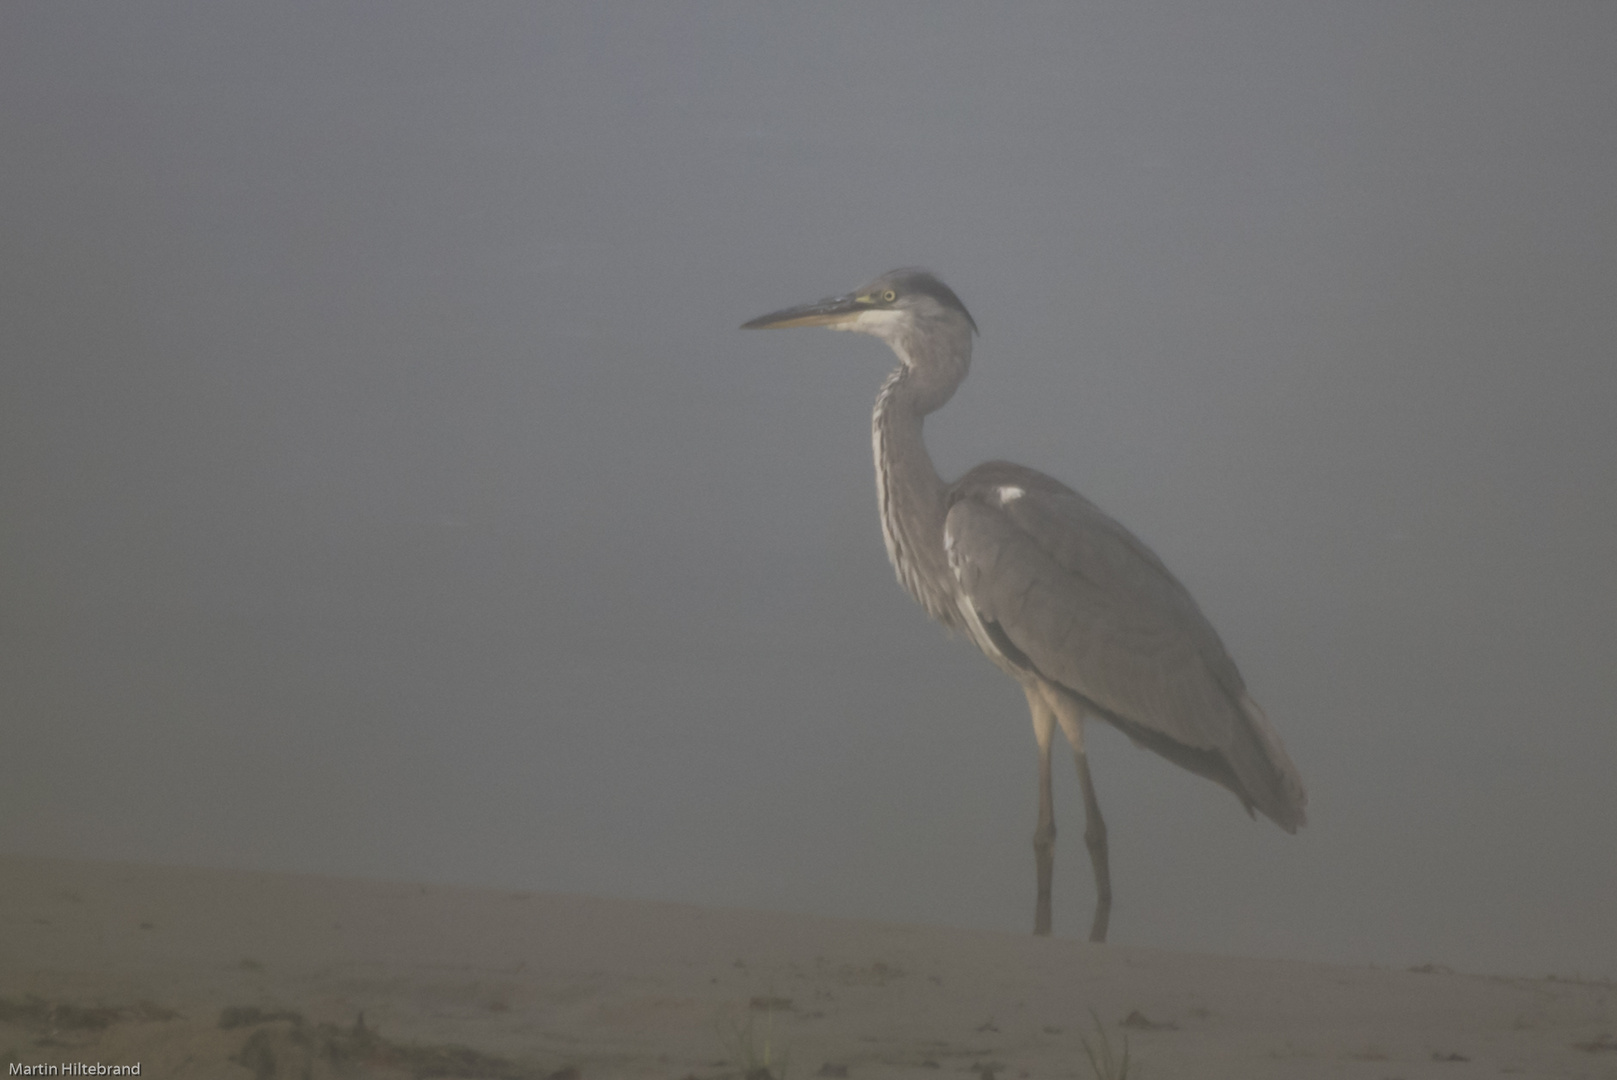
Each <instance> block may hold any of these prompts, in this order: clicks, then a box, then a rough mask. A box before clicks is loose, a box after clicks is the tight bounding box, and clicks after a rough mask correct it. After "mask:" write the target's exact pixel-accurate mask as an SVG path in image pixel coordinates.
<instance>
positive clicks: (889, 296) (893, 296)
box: [881, 289, 898, 304]
mask: <svg viewBox="0 0 1617 1080" xmlns="http://www.w3.org/2000/svg"><path fill="white" fill-rule="evenodd" d="M897 299H898V294H897V293H896V292H894V291H893V290H892V289H888V290H887V291H886V292H884V293H882V294H881V302H882V303H884V304H891V303H892V302H893V301H894V300H897Z"/></svg>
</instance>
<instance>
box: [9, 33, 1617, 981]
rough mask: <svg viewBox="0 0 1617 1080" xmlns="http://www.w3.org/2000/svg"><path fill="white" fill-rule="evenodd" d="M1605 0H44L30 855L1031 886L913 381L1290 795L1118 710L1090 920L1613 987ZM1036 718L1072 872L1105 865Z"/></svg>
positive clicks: (20, 125) (27, 120)
mask: <svg viewBox="0 0 1617 1080" xmlns="http://www.w3.org/2000/svg"><path fill="white" fill-rule="evenodd" d="M1614 46H1617V7H1612V6H1610V5H1600V4H1583V5H1579V4H1549V5H1516V4H1499V3H1494V4H1487V3H1484V4H1467V5H1447V4H1405V5H1346V6H1328V7H1327V6H1318V5H1316V6H1311V7H1310V6H1298V5H1286V4H1221V5H1216V6H1212V7H1209V6H1207V5H1200V4H1192V3H1177V4H1152V5H1111V6H1104V7H1102V6H1078V5H1069V4H1049V5H1032V4H1029V5H1016V6H1011V7H994V6H987V5H950V4H934V3H910V4H891V5H869V4H862V5H840V6H833V5H825V6H821V5H806V6H800V7H790V6H787V5H750V4H734V5H720V4H688V5H681V4H655V5H653V4H648V5H576V6H571V7H564V6H560V5H556V6H549V5H506V6H494V5H477V6H467V5H428V4H418V5H407V4H386V5H375V4H373V5H351V4H350V5H212V4H192V5H181V4H153V3H134V4H122V5H91V4H67V3H57V2H39V3H8V4H6V5H5V6H4V7H3V8H0V98H3V102H4V105H3V108H0V145H3V146H4V148H5V150H4V157H3V159H0V200H3V205H4V207H5V212H4V220H5V224H4V228H3V230H0V274H3V275H4V278H3V284H0V506H3V510H0V711H3V715H0V849H4V850H7V851H12V852H17V853H26V854H42V855H59V856H64V857H73V858H90V859H119V860H136V861H145V862H167V863H182V864H191V865H209V866H230V867H248V868H257V869H266V870H285V871H297V872H314V873H325V874H340V875H348V876H359V877H379V878H398V879H408V880H420V881H432V882H457V883H466V884H475V885H489V886H499V887H520V888H531V889H543V890H557V891H568V892H578V893H588V894H602V895H612V896H622V897H646V898H657V899H666V900H678V901H688V902H692V903H698V904H705V905H716V906H732V907H736V906H740V907H761V908H771V909H779V910H788V911H801V912H813V913H819V914H828V915H845V916H857V917H869V918H877V919H884V920H894V921H903V922H922V923H936V924H944V925H956V926H965V927H979V928H990V929H999V930H1007V931H1014V932H1019V933H1020V932H1025V931H1027V930H1028V929H1029V928H1030V926H1031V921H1032V915H1033V911H1032V908H1033V888H1034V882H1033V852H1032V846H1031V837H1032V832H1033V825H1034V812H1035V795H1036V782H1035V777H1036V774H1035V764H1036V755H1035V749H1034V743H1033V739H1032V734H1031V729H1030V725H1029V722H1028V717H1027V711H1026V706H1025V704H1024V703H1023V700H1022V695H1021V693H1020V691H1019V690H1018V689H1017V687H1016V686H1015V685H1014V684H1013V683H1011V682H1010V681H1009V680H1007V679H1006V678H1004V676H1003V675H1001V674H1000V673H999V672H998V671H996V670H995V669H994V668H993V667H992V666H991V665H990V664H989V663H987V662H986V661H985V660H984V659H983V658H982V657H981V656H980V655H979V654H978V653H977V651H976V650H975V649H974V648H973V647H972V646H971V645H970V644H969V643H967V642H965V641H963V640H959V639H956V640H953V641H951V640H949V639H948V637H947V636H946V635H945V633H944V632H943V631H942V630H941V628H940V627H938V626H937V625H935V624H934V623H932V622H930V621H929V620H928V619H927V617H926V616H925V613H924V612H923V611H922V610H921V609H920V608H919V607H918V606H916V605H915V604H913V603H912V602H911V601H910V600H909V598H908V597H907V596H906V595H905V594H904V593H903V591H902V590H901V588H900V587H899V586H898V585H897V583H896V582H895V580H894V578H893V574H892V571H891V569H890V567H889V566H888V564H887V559H886V553H885V551H884V549H883V545H882V539H881V531H880V526H879V522H878V519H877V514H876V506H875V497H874V483H873V478H872V468H871V461H870V436H869V416H870V408H871V405H872V402H873V398H874V395H875V392H876V390H877V388H878V387H879V385H880V383H881V380H882V379H883V377H884V376H885V375H886V373H887V371H888V370H889V369H890V368H891V366H892V364H893V358H892V355H891V353H890V352H889V351H888V350H887V349H886V348H885V346H883V345H882V344H881V343H880V342H878V341H876V340H874V339H870V338H865V337H859V336H855V335H848V334H833V333H827V332H824V331H814V330H798V331H792V332H789V333H771V334H761V333H752V332H748V333H742V332H740V331H738V330H737V327H738V325H739V324H740V323H741V322H743V321H745V320H746V319H748V318H751V317H753V316H755V315H758V314H761V313H763V312H765V311H769V310H773V309H775V308H779V307H782V306H785V305H787V304H792V303H798V302H802V301H808V300H813V299H816V298H818V297H821V296H825V295H828V294H831V293H835V292H839V291H843V290H846V289H848V288H851V287H853V286H856V285H858V284H861V283H862V282H864V281H865V280H867V279H869V278H870V277H872V276H874V275H875V274H877V273H879V272H881V271H884V270H887V269H889V268H891V267H895V266H902V265H923V266H927V267H929V268H931V269H932V270H934V271H935V272H937V273H938V274H939V275H940V276H941V277H942V278H943V279H944V280H945V281H947V282H948V283H949V284H950V285H951V286H953V288H954V289H955V290H956V291H957V292H958V293H959V294H960V296H961V297H962V298H963V299H964V301H965V303H966V304H967V306H968V307H969V308H970V309H971V312H972V314H973V316H974V317H975V318H976V321H977V323H978V325H979V326H980V327H981V330H982V336H981V338H980V339H979V341H978V344H977V351H976V359H975V362H974V365H973V369H972V376H971V379H970V381H969V382H967V384H966V385H965V387H964V388H963V389H962V390H961V392H960V394H959V395H958V396H957V397H956V398H955V400H954V401H953V402H952V403H951V404H950V405H949V406H948V407H947V408H946V409H944V410H943V411H942V412H940V413H938V414H937V415H935V416H934V417H932V418H931V419H930V420H929V421H928V425H927V433H928V439H929V443H930V445H931V448H932V452H933V455H934V458H935V459H936V461H937V462H938V466H939V469H940V471H941V472H943V473H944V474H945V475H946V476H952V475H958V474H959V473H960V472H963V471H964V470H965V469H967V468H969V467H971V466H972V465H973V464H975V463H977V462H979V461H982V460H986V459H989V458H1007V459H1010V460H1013V461H1017V462H1021V463H1023V464H1026V465H1030V466H1033V467H1036V468H1039V469H1042V470H1044V471H1046V472H1049V473H1051V474H1052V475H1054V476H1056V477H1059V478H1060V479H1062V480H1063V481H1065V482H1066V483H1068V484H1070V485H1072V486H1073V487H1075V488H1077V489H1078V490H1079V491H1082V492H1083V493H1085V494H1086V495H1087V496H1089V497H1090V498H1091V499H1093V500H1094V501H1096V502H1097V503H1099V504H1100V505H1101V506H1102V507H1103V508H1105V509H1106V510H1107V511H1108V512H1109V513H1111V514H1113V515H1114V516H1116V517H1117V518H1119V519H1120V520H1122V521H1123V522H1125V523H1127V524H1128V526H1129V527H1130V528H1131V529H1132V530H1133V531H1134V532H1136V533H1137V534H1138V535H1140V536H1141V537H1142V538H1144V539H1145V540H1146V541H1147V542H1148V543H1149V544H1150V545H1151V546H1152V547H1153V548H1154V549H1155V550H1156V551H1157V552H1158V553H1159V554H1160V555H1161V556H1162V557H1163V558H1164V560H1166V562H1167V563H1168V565H1169V566H1170V567H1172V568H1173V570H1174V571H1175V573H1176V574H1177V575H1178V576H1179V577H1180V578H1181V579H1182V580H1183V581H1184V582H1185V583H1186V584H1187V586H1188V587H1189V588H1190V589H1191V591H1192V592H1193V593H1194V594H1195V596H1196V597H1197V599H1198V600H1199V602H1200V603H1201V606H1202V608H1203V609H1204V610H1205V611H1206V612H1207V614H1208V616H1209V617H1210V618H1211V620H1212V621H1213V623H1214V625H1216V626H1217V627H1218V628H1219V631H1220V633H1221V635H1222V636H1223V638H1224V641H1225V643H1226V645H1227V646H1228V647H1229V649H1230V651H1231V653H1232V654H1233V656H1234V657H1235V659H1236V660H1237V662H1238V663H1239V664H1240V665H1241V669H1242V671H1243V673H1244V675H1245V677H1246V680H1247V682H1248V684H1249V687H1250V689H1251V691H1252V693H1253V695H1254V696H1255V697H1256V698H1257V700H1258V701H1260V702H1261V703H1262V704H1263V706H1264V707H1265V709H1266V710H1267V712H1268V714H1269V717H1270V719H1271V720H1272V721H1273V722H1274V724H1275V726H1276V728H1277V729H1278V730H1279V732H1280V733H1281V735H1282V737H1283V738H1284V740H1285V742H1286V745H1287V747H1288V749H1289V750H1290V752H1291V755H1292V757H1293V758H1294V759H1295V760H1296V762H1297V765H1298V767H1299V768H1300V770H1301V771H1302V774H1303V777H1304V779H1305V781H1306V783H1307V785H1308V788H1309V796H1310V802H1309V814H1310V823H1309V825H1308V826H1307V827H1306V828H1305V829H1304V830H1302V831H1301V832H1300V833H1298V834H1297V835H1296V836H1287V835H1285V834H1283V833H1282V832H1281V831H1280V830H1278V829H1276V828H1274V827H1273V826H1272V825H1270V824H1269V823H1267V822H1265V821H1261V820H1260V821H1258V822H1252V821H1249V820H1248V819H1247V817H1246V815H1245V814H1244V813H1242V811H1241V808H1240V806H1239V804H1238V803H1237V802H1236V801H1235V800H1234V799H1232V798H1231V797H1230V795H1229V794H1228V793H1227V792H1225V791H1223V790H1222V789H1220V788H1217V787H1216V786H1214V785H1212V784H1209V783H1207V782H1206V781H1205V780H1202V779H1201V778H1198V777H1195V776H1192V775H1190V774H1189V773H1187V772H1184V771H1183V770H1180V769H1178V768H1176V767H1174V766H1173V765H1171V764H1170V763H1168V762H1166V761H1164V760H1163V759H1161V758H1158V757H1156V756H1155V755H1152V754H1149V753H1146V752H1143V751H1141V750H1138V749H1136V748H1135V747H1134V746H1132V745H1131V744H1130V743H1129V742H1128V741H1127V740H1126V739H1125V738H1123V737H1122V736H1121V735H1119V734H1118V733H1116V732H1114V731H1111V730H1109V729H1105V730H1100V731H1097V732H1095V733H1094V734H1093V735H1092V737H1091V753H1090V759H1091V765H1092V768H1093V770H1094V773H1095V780H1096V785H1097V787H1098V790H1099V794H1100V799H1101V803H1102V806H1103V807H1104V808H1105V810H1106V813H1107V821H1108V824H1109V826H1110V833H1111V850H1112V868H1113V880H1114V889H1115V895H1116V900H1115V907H1114V910H1113V915H1112V940H1113V941H1116V942H1121V943H1126V944H1136V945H1150V946H1157V947H1163V948H1175V949H1190V950H1198V951H1203V952H1217V953H1239V954H1251V955H1260V956H1275V957H1294V958H1304V959H1320V960H1331V961H1340V962H1347V963H1356V964H1364V963H1375V964H1388V965H1400V966H1401V965H1410V964H1419V963H1441V964H1446V965H1449V966H1452V967H1455V968H1457V969H1460V970H1470V971H1489V972H1520V973H1526V974H1535V975H1542V974H1545V973H1550V972H1554V973H1557V974H1560V975H1562V976H1575V975H1581V976H1585V977H1601V976H1604V977H1611V976H1617V914H1614V913H1617V904H1614V902H1613V897H1617V855H1614V853H1617V793H1614V785H1613V782H1612V773H1613V764H1614V762H1617V722H1614V708H1617V662H1614V661H1617V628H1614V615H1617V436H1614V434H1613V422H1612V418H1613V416H1614V415H1617V198H1614V196H1613V193H1614V192H1617V108H1614V106H1617V65H1614V64H1613V63H1612V62H1611V56H1612V50H1613V47H1614ZM1062 765H1063V767H1062V768H1060V769H1059V770H1058V775H1057V789H1056V812H1057V822H1058V825H1059V827H1060V830H1061V833H1060V838H1059V839H1058V841H1057V854H1056V860H1057V862H1056V871H1057V880H1056V928H1057V932H1058V933H1060V934H1069V935H1077V934H1082V933H1083V932H1084V931H1085V930H1086V929H1087V927H1088V922H1089V913H1090V905H1091V902H1092V897H1093V887H1092V884H1091V881H1090V871H1089V866H1088V862H1087V859H1086V857H1085V853H1084V848H1083V843H1082V828H1083V818H1082V809H1081V803H1080V801H1079V795H1078V786H1077V784H1076V782H1075V778H1074V777H1073V776H1072V775H1071V770H1070V769H1069V768H1067V767H1065V759H1064V758H1063V759H1062Z"/></svg>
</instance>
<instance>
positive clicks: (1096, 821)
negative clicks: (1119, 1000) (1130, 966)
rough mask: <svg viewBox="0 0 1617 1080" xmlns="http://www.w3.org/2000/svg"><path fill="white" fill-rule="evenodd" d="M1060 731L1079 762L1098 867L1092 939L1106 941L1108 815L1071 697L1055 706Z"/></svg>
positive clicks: (1087, 836)
mask: <svg viewBox="0 0 1617 1080" xmlns="http://www.w3.org/2000/svg"><path fill="white" fill-rule="evenodd" d="M1055 712H1056V719H1058V720H1059V721H1060V722H1061V731H1062V733H1063V734H1065V735H1066V736H1067V741H1068V742H1069V743H1071V744H1072V756H1073V760H1074V761H1075V762H1076V763H1077V765H1078V784H1079V786H1080V787H1082V788H1083V789H1084V844H1085V846H1087V847H1088V848H1089V865H1090V866H1091V867H1093V868H1094V871H1095V920H1094V922H1092V923H1090V924H1089V940H1090V941H1105V940H1106V927H1107V924H1108V923H1110V922H1111V919H1112V866H1111V859H1110V857H1109V856H1108V854H1107V851H1106V819H1105V818H1103V817H1101V813H1100V800H1099V799H1097V798H1095V781H1094V780H1092V779H1091V778H1090V776H1089V754H1088V753H1086V752H1085V750H1084V719H1083V714H1082V713H1080V712H1079V711H1078V709H1077V708H1076V707H1075V706H1074V705H1073V704H1072V703H1071V702H1068V701H1062V702H1060V703H1059V706H1058V707H1057V709H1056V710H1055Z"/></svg>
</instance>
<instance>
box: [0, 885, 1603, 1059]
mask: <svg viewBox="0 0 1617 1080" xmlns="http://www.w3.org/2000/svg"><path fill="white" fill-rule="evenodd" d="M1103 1039H1104V1041H1105V1043H1106V1044H1107V1045H1108V1046H1109V1047H1110V1050H1111V1052H1112V1055H1113V1057H1114V1059H1120V1058H1121V1056H1122V1050H1123V1047H1124V1043H1125V1040H1126V1042H1127V1048H1128V1054H1129V1069H1128V1073H1127V1075H1128V1076H1129V1077H1130V1078H1133V1080H1166V1078H1171V1077H1184V1078H1203V1080H1218V1078H1224V1077H1228V1078H1232V1080H1234V1078H1239V1080H1260V1078H1266V1077H1275V1078H1296V1077H1344V1078H1348V1077H1351V1078H1354V1080H1390V1078H1401V1080H1415V1078H1417V1077H1442V1078H1445V1080H1450V1078H1452V1080H1463V1078H1466V1077H1478V1076H1498V1075H1502V1074H1503V1075H1515V1076H1523V1077H1534V1078H1540V1077H1591V1078H1595V1077H1598V1078H1607V1080H1617V986H1613V985H1611V984H1609V983H1595V984H1590V983H1575V982H1566V981H1557V980H1550V979H1546V980H1534V979H1514V978H1491V977H1484V976H1473V975H1459V974H1454V973H1450V972H1441V971H1426V972H1421V971H1387V970H1380V969H1361V968H1344V967H1332V966H1328V965H1321V964H1305V963H1287V962H1277V961H1259V960H1244V959H1233V958H1225V957H1210V956H1197V955H1187V954H1180V953H1167V952H1158V951H1154V950H1150V949H1141V948H1124V947H1119V946H1092V945H1089V944H1087V943H1084V942H1077V941H1067V940H1060V939H1057V940H1036V939H1034V938H1032V937H1022V936H1013V935H1004V934H993V933H983V932H974V931H961V930H947V929H939V928H932V927H913V926H895V925H887V924H880V923H867V922H855V921H847V920H836V919H818V918H810V917H804V916H797V915H781V914H771V913H763V912H751V911H718V910H708V909H702V908H695V907H688V906H682V905H677V904H657V903H643V902H634V901H621V900H601V899H590V898H584V897H574V896H552V895H543V894H534V893H524V892H498V891H488V890H473V889H450V888H442V887H424V886H418V885H402V884H389V883H376V882H365V881H347V880H340V879H332V878H317V877H298V876H290V875H278V874H257V873H244V872H237V871H220V870H196V869H176V868H169V867H153V866H139V865H124V864H106V863H76V862H64V861H55V860H43V859H32V858H20V857H13V856H0V1059H4V1060H5V1061H6V1062H7V1063H8V1065H9V1064H11V1063H17V1064H20V1065H23V1066H33V1065H39V1064H48V1065H57V1066H60V1065H63V1064H64V1063H80V1062H82V1063H86V1064H91V1065H93V1064H95V1063H100V1064H102V1065H106V1066H118V1065H123V1066H129V1065H135V1064H137V1063H138V1064H139V1065H140V1067H141V1071H140V1074H139V1075H141V1076H147V1077H152V1076H155V1077H198V1078H210V1080H211V1078H225V1080H230V1078H271V1077H277V1078H278V1077H309V1078H310V1080H321V1078H325V1077H346V1076H357V1077H378V1078H379V1077H398V1078H403V1077H417V1076H446V1077H490V1078H493V1077H498V1078H524V1080H525V1078H549V1077H554V1078H556V1080H573V1078H577V1080H594V1078H597V1077H663V1078H669V1080H681V1078H684V1077H698V1078H702V1080H709V1078H711V1080H718V1078H722V1077H737V1078H739V1077H745V1076H748V1075H749V1074H750V1075H752V1076H753V1077H763V1076H765V1075H770V1076H773V1077H776V1078H780V1077H792V1078H801V1077H812V1076H848V1077H855V1078H867V1077H868V1078H876V1077H914V1078H928V1080H936V1078H943V1077H949V1076H959V1075H965V1076H969V1077H972V1078H974V1080H975V1078H980V1077H983V1076H985V1075H991V1076H993V1077H995V1078H998V1080H1007V1078H1014V1077H1084V1078H1088V1077H1092V1076H1095V1075H1096V1071H1095V1069H1094V1067H1093V1066H1092V1065H1091V1063H1090V1057H1089V1052H1090V1051H1093V1052H1094V1053H1095V1054H1096V1055H1097V1056H1100V1055H1102V1054H1103V1053H1104V1050H1103V1047H1102V1040H1103ZM1086 1043H1087V1044H1088V1050H1087V1051H1086V1047H1085V1044H1086ZM1117 1064H1119V1065H1120V1061H1118V1062H1117ZM766 1069H767V1073H766V1072H765V1071H764V1070H766ZM1112 1071H1113V1073H1114V1075H1120V1073H1119V1072H1118V1070H1117V1069H1113V1070H1112ZM7 1073H8V1074H10V1075H18V1073H16V1072H13V1071H12V1069H10V1068H8V1069H7ZM22 1075H29V1074H26V1073H24V1074H22ZM33 1075H49V1074H40V1073H35V1074H33ZM56 1075H70V1073H69V1072H68V1071H66V1070H63V1072H61V1073H59V1074H56Z"/></svg>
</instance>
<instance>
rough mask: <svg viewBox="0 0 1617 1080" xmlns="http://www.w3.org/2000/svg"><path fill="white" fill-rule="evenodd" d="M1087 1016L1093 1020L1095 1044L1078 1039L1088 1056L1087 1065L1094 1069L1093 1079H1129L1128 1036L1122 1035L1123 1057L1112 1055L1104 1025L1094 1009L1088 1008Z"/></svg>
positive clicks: (1110, 1044)
mask: <svg viewBox="0 0 1617 1080" xmlns="http://www.w3.org/2000/svg"><path fill="white" fill-rule="evenodd" d="M1089 1018H1090V1019H1091V1020H1093V1021H1095V1044H1091V1043H1090V1041H1089V1040H1088V1039H1081V1040H1079V1041H1080V1042H1081V1043H1082V1044H1083V1047H1084V1053H1085V1054H1086V1055H1087V1056H1088V1057H1089V1067H1090V1068H1091V1069H1093V1070H1095V1080H1129V1037H1128V1036H1127V1035H1124V1036H1123V1057H1122V1058H1121V1059H1118V1058H1116V1057H1114V1056H1113V1055H1112V1043H1111V1040H1109V1039H1108V1038H1107V1037H1106V1027H1105V1025H1104V1024H1102V1023H1101V1022H1100V1017H1098V1016H1096V1015H1095V1010H1094V1009H1090V1010H1089Z"/></svg>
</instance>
